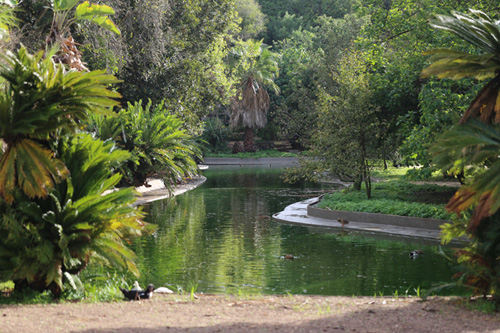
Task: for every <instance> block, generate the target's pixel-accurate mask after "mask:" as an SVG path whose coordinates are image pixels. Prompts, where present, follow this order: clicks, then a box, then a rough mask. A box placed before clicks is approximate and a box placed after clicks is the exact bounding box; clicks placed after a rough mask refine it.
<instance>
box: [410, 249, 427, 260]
mask: <svg viewBox="0 0 500 333" xmlns="http://www.w3.org/2000/svg"><path fill="white" fill-rule="evenodd" d="M422 253H424V251H422V250H414V251H411V252H410V258H412V259H415V258H416V257H418V255H419V254H422Z"/></svg>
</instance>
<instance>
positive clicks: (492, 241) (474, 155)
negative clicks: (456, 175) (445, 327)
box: [423, 9, 500, 306]
mask: <svg viewBox="0 0 500 333" xmlns="http://www.w3.org/2000/svg"><path fill="white" fill-rule="evenodd" d="M470 12H471V15H467V14H461V13H458V12H453V13H452V15H453V16H446V15H438V16H437V20H434V21H432V22H431V25H432V26H433V27H435V28H438V29H442V30H445V31H449V32H451V33H453V34H455V35H457V36H458V37H460V38H461V39H463V40H465V41H466V42H468V43H470V44H471V45H473V46H475V47H477V48H479V49H480V50H481V51H482V53H480V54H470V53H466V52H461V51H455V50H449V49H439V50H433V51H430V52H428V54H431V55H432V57H431V61H432V62H433V63H432V64H431V65H430V66H429V67H427V68H425V69H424V70H423V76H424V77H427V76H431V75H436V76H438V77H439V78H451V79H460V78H464V77H474V78H476V79H479V80H484V79H491V80H490V81H489V82H488V83H487V84H486V85H485V86H484V87H483V88H482V89H481V90H480V91H479V93H478V95H477V96H476V98H475V99H474V100H473V101H472V103H471V104H470V106H469V108H468V109H467V110H466V112H465V113H464V115H463V116H462V118H461V120H460V124H459V125H458V126H456V127H455V128H454V129H452V130H451V131H449V132H447V133H445V134H444V135H442V137H441V138H440V139H439V140H438V142H437V143H436V144H435V145H434V146H433V147H432V148H431V152H432V153H433V154H434V155H435V158H434V162H435V163H436V165H437V166H438V167H440V168H441V169H442V170H446V171H452V172H457V171H458V172H460V171H461V170H463V169H464V168H465V167H467V166H474V165H475V166H481V169H482V172H481V173H479V174H478V175H476V176H474V178H473V179H471V180H470V181H469V182H468V183H466V185H463V186H462V187H461V188H460V189H459V190H458V191H457V192H456V193H455V195H454V196H453V198H452V199H451V200H450V201H449V202H448V205H447V209H448V210H450V211H453V212H456V213H457V214H460V213H462V212H466V211H469V210H470V211H472V215H471V217H470V219H469V221H468V222H461V221H456V222H454V223H453V224H446V225H445V226H444V228H443V241H449V240H451V239H452V238H453V237H458V236H463V235H465V234H467V235H469V236H470V237H471V242H470V244H469V245H468V246H466V247H465V248H463V249H460V250H457V256H458V258H459V259H458V261H459V263H460V272H459V273H457V274H456V275H455V277H457V278H458V279H459V280H458V281H459V283H460V281H463V283H464V284H465V285H467V286H469V287H470V288H471V289H472V290H473V292H474V293H475V294H478V295H480V294H482V295H487V294H491V295H493V298H494V301H495V302H496V303H497V306H498V305H500V292H499V290H500V247H499V244H500V224H499V222H500V134H499V133H500V127H499V125H500V21H496V22H495V21H494V20H493V19H491V18H490V17H489V16H488V15H486V14H485V13H483V12H481V11H477V10H472V9H471V10H470Z"/></svg>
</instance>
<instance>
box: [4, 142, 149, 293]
mask: <svg viewBox="0 0 500 333" xmlns="http://www.w3.org/2000/svg"><path fill="white" fill-rule="evenodd" d="M55 151H56V152H57V154H58V155H59V156H60V158H61V160H62V161H63V162H64V164H65V165H66V167H67V168H68V170H69V173H70V175H69V176H68V177H67V178H66V179H65V180H63V181H61V182H60V183H59V184H57V185H56V186H55V187H54V188H52V189H50V191H49V192H50V195H49V196H47V197H46V198H35V199H30V198H28V197H27V196H26V195H24V194H22V193H17V194H16V201H15V202H14V203H13V204H12V205H7V204H6V203H5V202H2V201H1V200H0V213H1V214H0V232H1V234H2V237H0V263H1V265H0V267H1V268H0V280H12V281H14V282H15V285H16V289H18V290H19V289H22V288H23V287H25V286H29V287H31V288H33V289H36V290H45V289H50V290H51V291H52V293H53V294H54V296H55V297H58V296H59V294H60V293H61V290H62V287H63V279H65V280H67V281H69V282H70V283H72V282H74V280H75V279H76V277H75V276H74V275H76V274H78V273H79V272H80V271H81V270H83V269H84V268H85V267H86V266H87V265H88V264H89V262H90V261H91V260H92V261H93V262H94V263H95V262H99V263H104V264H107V265H110V266H114V267H117V268H121V269H126V270H127V271H130V272H132V273H134V274H136V275H138V274H139V272H138V270H137V267H136V266H135V264H134V262H133V259H134V258H135V254H134V253H133V251H132V250H130V249H129V248H128V247H127V245H126V243H125V240H126V239H128V238H130V237H131V236H138V235H140V234H141V233H142V231H143V230H144V227H145V223H143V222H141V220H140V219H141V217H142V213H141V212H140V210H137V209H135V207H133V206H132V203H133V202H134V201H135V200H136V199H135V193H134V191H133V189H132V188H123V189H119V190H115V191H111V190H112V189H113V188H114V186H115V185H116V184H117V183H118V182H119V180H120V178H121V175H119V174H113V169H115V168H116V167H117V165H118V164H119V163H121V162H123V161H125V160H126V159H127V158H129V157H130V154H129V153H128V152H126V151H122V150H119V149H117V148H116V146H115V145H114V143H113V142H111V141H107V142H103V141H100V140H95V139H93V138H92V136H91V135H89V134H79V135H76V136H74V135H66V136H64V137H62V138H60V139H59V142H58V144H57V148H56V149H55ZM148 229H149V228H148Z"/></svg>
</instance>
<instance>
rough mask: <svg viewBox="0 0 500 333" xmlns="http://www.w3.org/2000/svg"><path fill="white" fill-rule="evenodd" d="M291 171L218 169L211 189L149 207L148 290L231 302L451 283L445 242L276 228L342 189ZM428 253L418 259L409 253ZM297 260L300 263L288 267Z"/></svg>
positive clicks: (144, 278) (144, 259) (143, 261)
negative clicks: (297, 178) (290, 176)
mask: <svg viewBox="0 0 500 333" xmlns="http://www.w3.org/2000/svg"><path fill="white" fill-rule="evenodd" d="M282 173H283V169H271V168H240V167H236V168H228V167H226V168H222V167H219V168H217V167H212V166H211V167H210V169H209V170H207V171H206V172H205V173H204V175H205V176H206V177H207V179H208V180H207V182H206V183H205V184H204V185H203V186H201V187H199V188H198V189H196V190H193V191H190V192H187V193H185V194H183V195H180V196H178V197H175V198H172V199H169V200H163V201H157V202H154V203H151V204H149V205H147V206H146V207H145V211H146V212H147V213H148V217H147V220H148V221H149V222H151V223H155V224H157V225H158V230H157V232H155V234H153V235H150V236H146V237H142V238H141V239H140V240H139V241H138V242H137V243H136V244H134V250H135V251H136V253H137V254H138V255H139V260H138V261H137V262H138V266H139V270H140V272H141V274H142V275H141V285H146V284H148V283H153V284H154V285H155V286H168V287H170V288H173V289H174V291H176V290H177V289H180V288H182V290H184V291H187V292H190V291H191V290H196V291H197V292H204V293H231V294H238V293H243V294H255V293H260V294H284V293H291V294H317V295H365V296H373V295H374V294H377V295H380V294H384V295H393V294H394V293H395V292H396V291H397V293H398V294H399V295H405V294H411V295H415V294H416V290H417V289H418V288H420V290H422V289H429V288H430V287H431V286H432V284H434V283H436V282H441V281H450V277H451V276H452V275H453V272H452V266H451V265H450V263H449V261H448V260H447V259H445V258H444V257H443V256H442V255H440V254H439V253H438V252H439V251H438V250H439V244H438V243H429V242H427V243H426V242H425V241H423V240H411V239H407V238H394V237H388V236H380V235H374V234H370V233H359V232H358V233H354V232H349V231H347V230H339V229H335V230H327V229H318V228H309V227H302V226H293V225H286V224H282V223H278V222H275V221H272V220H271V218H270V216H271V215H272V214H273V213H276V212H278V211H281V210H283V208H284V207H285V206H287V205H289V204H291V203H294V202H297V201H301V200H304V199H305V198H306V196H311V195H316V196H317V195H319V193H320V192H321V191H324V190H328V189H331V188H332V185H328V186H326V185H323V187H320V186H317V185H312V184H297V185H289V184H285V183H283V181H282V180H281V175H282ZM415 249H422V250H423V251H424V254H423V255H421V256H419V257H418V258H417V259H416V260H412V259H410V258H409V252H410V251H412V250H415ZM284 254H293V255H294V256H295V259H294V260H286V259H282V258H281V256H282V255H284Z"/></svg>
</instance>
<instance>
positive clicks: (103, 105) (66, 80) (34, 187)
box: [0, 47, 120, 203]
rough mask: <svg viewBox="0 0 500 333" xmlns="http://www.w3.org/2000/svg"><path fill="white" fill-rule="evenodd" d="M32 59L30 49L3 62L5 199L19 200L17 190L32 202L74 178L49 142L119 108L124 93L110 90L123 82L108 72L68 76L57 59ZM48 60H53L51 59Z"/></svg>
mask: <svg viewBox="0 0 500 333" xmlns="http://www.w3.org/2000/svg"><path fill="white" fill-rule="evenodd" d="M55 52H56V50H55V49H54V50H52V51H50V52H49V53H47V54H44V52H39V53H37V54H36V55H31V54H29V53H28V52H27V51H26V49H25V48H24V47H21V48H20V49H19V51H18V52H17V53H12V52H7V54H5V55H4V56H3V61H1V62H0V78H1V79H2V80H3V82H2V83H0V89H1V91H0V139H2V140H3V142H4V144H5V148H4V149H5V150H4V152H3V155H2V157H1V159H0V197H1V198H3V199H4V200H5V201H6V202H7V203H12V202H13V200H14V192H15V190H16V188H20V189H21V190H22V191H23V192H24V193H25V194H26V195H27V196H28V197H29V198H37V197H46V196H47V195H48V193H49V190H50V188H52V187H53V186H54V184H56V183H59V182H60V181H61V180H63V179H65V178H66V177H67V176H68V174H69V173H68V170H67V168H66V167H65V165H64V163H62V162H61V160H60V159H59V158H58V156H57V155H56V154H54V152H53V151H51V150H50V149H49V146H48V142H49V141H50V140H52V139H54V138H56V137H57V136H59V135H61V134H63V133H67V132H74V131H75V130H76V129H77V128H78V127H79V126H81V125H80V122H81V121H83V120H85V119H86V118H87V117H88V112H90V111H97V112H107V109H108V108H109V107H113V106H115V105H117V104H118V102H117V101H116V100H114V99H113V98H118V97H120V95H119V94H118V93H115V92H112V91H110V90H108V89H107V85H108V84H111V83H116V82H118V81H117V80H116V79H115V77H114V76H111V75H107V74H106V73H105V72H104V71H92V72H86V73H82V72H77V71H74V70H73V71H66V70H65V69H64V68H63V66H62V65H58V64H55V63H54V61H53V60H52V55H53V54H55ZM45 55H47V56H45Z"/></svg>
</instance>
